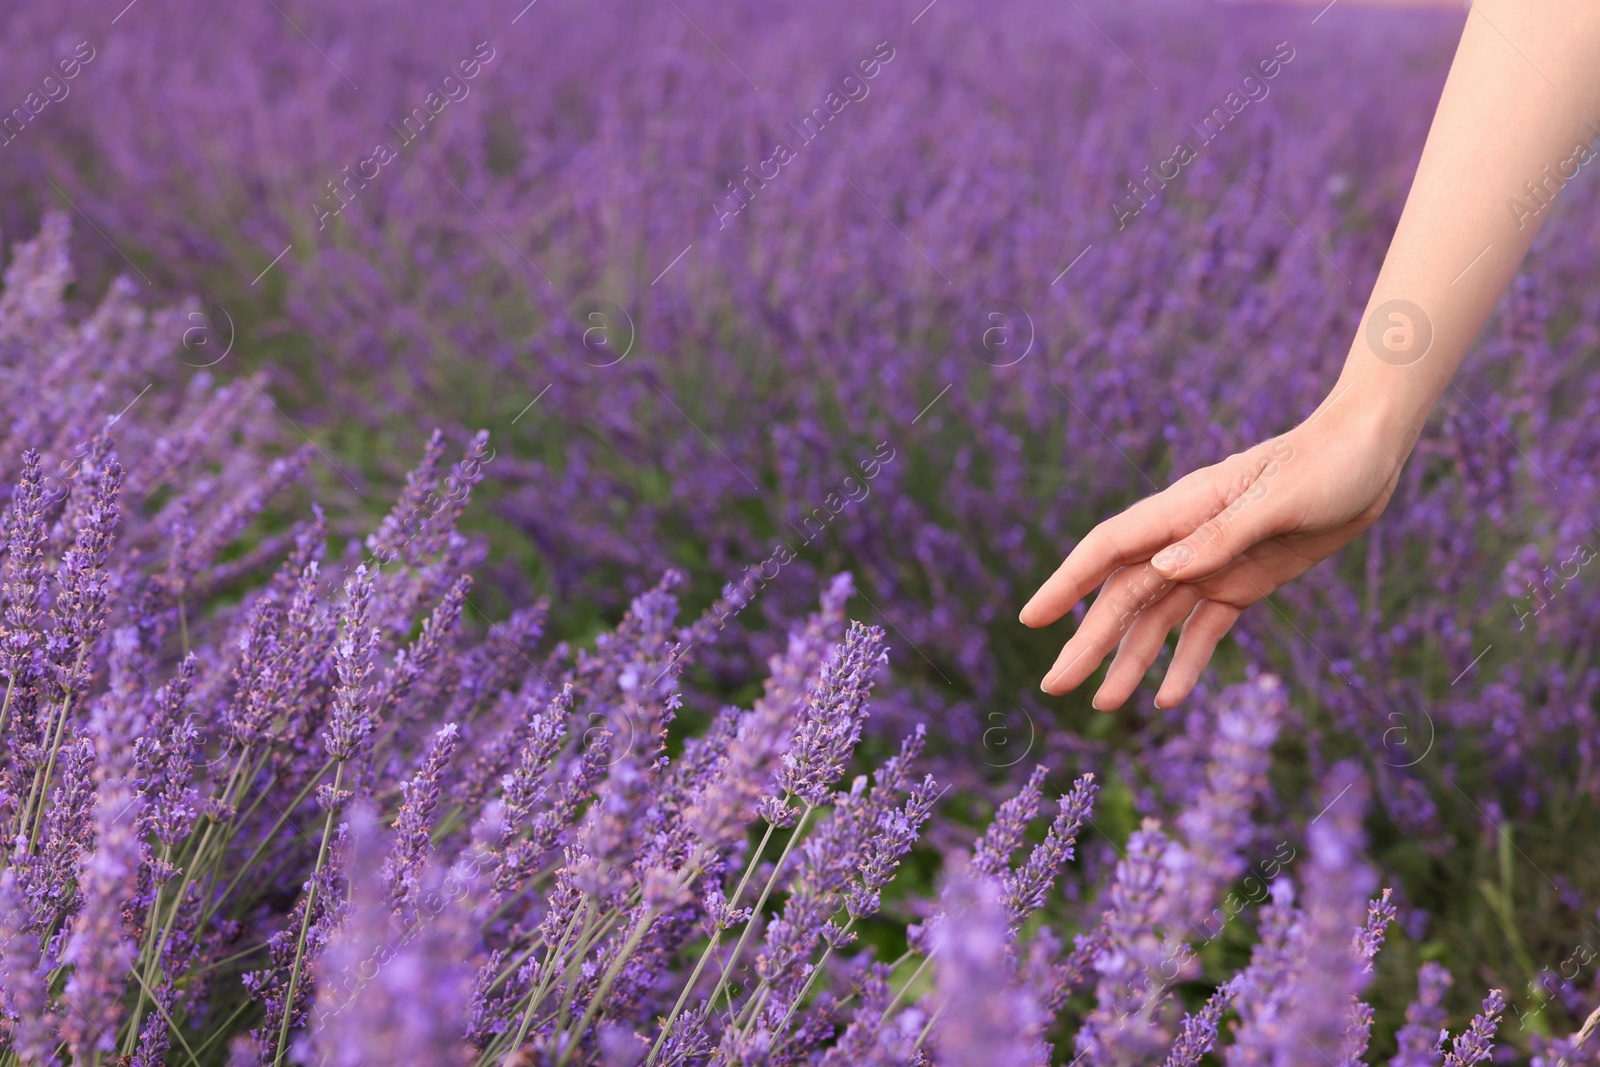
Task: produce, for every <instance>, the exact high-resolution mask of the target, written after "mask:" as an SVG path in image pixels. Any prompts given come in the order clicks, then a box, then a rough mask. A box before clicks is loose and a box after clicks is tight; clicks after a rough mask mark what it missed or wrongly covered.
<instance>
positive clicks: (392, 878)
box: [381, 722, 459, 917]
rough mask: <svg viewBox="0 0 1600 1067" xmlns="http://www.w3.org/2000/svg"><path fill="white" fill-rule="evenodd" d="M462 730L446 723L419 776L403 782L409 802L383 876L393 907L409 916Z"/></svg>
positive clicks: (399, 817) (396, 826) (403, 807)
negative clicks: (447, 769) (447, 770)
mask: <svg viewBox="0 0 1600 1067" xmlns="http://www.w3.org/2000/svg"><path fill="white" fill-rule="evenodd" d="M458 734H459V731H458V730H457V729H456V724H455V723H453V722H448V723H445V724H444V725H443V726H441V727H440V728H439V732H438V733H436V734H435V735H434V739H433V747H432V748H430V749H429V750H428V756H427V759H426V760H424V761H423V764H422V766H421V767H419V768H418V769H417V772H416V774H414V775H412V776H411V778H410V780H408V781H406V782H403V783H401V790H402V792H403V794H404V796H405V801H404V802H403V803H402V804H401V805H400V814H399V815H397V816H396V817H395V821H394V831H393V832H394V844H393V845H392V846H391V847H390V849H389V854H388V855H387V856H385V857H384V860H383V869H382V874H381V877H382V879H383V882H384V886H385V893H386V899H387V900H388V902H389V906H390V908H394V909H401V910H403V911H405V912H406V913H407V916H408V917H409V915H410V912H411V911H412V910H413V909H414V908H415V903H416V901H415V898H416V893H417V885H418V883H417V879H418V877H419V876H420V874H421V872H422V867H423V864H425V863H426V862H427V860H428V856H429V853H430V852H431V851H432V846H433V839H432V830H433V814H434V810H435V809H436V808H437V807H438V806H439V798H440V778H441V777H442V776H443V774H444V771H445V767H446V766H447V765H448V764H449V763H450V757H451V755H452V754H454V752H455V749H456V742H457V739H458Z"/></svg>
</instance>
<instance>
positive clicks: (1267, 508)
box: [1150, 481, 1284, 582]
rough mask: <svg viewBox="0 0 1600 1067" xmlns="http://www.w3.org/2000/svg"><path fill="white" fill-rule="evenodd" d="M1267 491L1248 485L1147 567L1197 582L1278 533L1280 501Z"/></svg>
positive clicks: (1179, 579)
mask: <svg viewBox="0 0 1600 1067" xmlns="http://www.w3.org/2000/svg"><path fill="white" fill-rule="evenodd" d="M1269 492H1270V488H1269V486H1268V485H1267V483H1266V482H1261V481H1258V482H1255V483H1253V484H1251V485H1250V486H1248V487H1247V488H1246V489H1245V490H1244V492H1242V493H1240V494H1239V495H1238V496H1236V497H1235V498H1234V499H1233V501H1232V502H1231V503H1229V504H1228V506H1227V507H1224V508H1222V509H1221V510H1220V511H1218V512H1217V513H1216V514H1215V515H1213V516H1211V517H1210V518H1209V519H1207V520H1206V521H1204V522H1202V523H1201V524H1200V525H1199V526H1197V527H1195V529H1194V530H1192V531H1190V532H1189V534H1188V535H1187V536H1186V537H1184V538H1183V539H1182V540H1179V541H1175V542H1174V543H1173V544H1171V545H1170V546H1168V547H1166V548H1163V549H1162V550H1161V551H1160V552H1157V553H1156V554H1155V556H1154V557H1153V558H1152V559H1151V560H1150V565H1151V567H1153V568H1154V569H1155V571H1156V573H1158V574H1160V575H1161V576H1162V577H1163V578H1168V579H1170V580H1172V581H1176V582H1194V581H1199V580H1201V579H1203V578H1206V577H1208V576H1209V575H1213V574H1216V573H1217V572H1218V571H1220V570H1222V568H1224V567H1226V566H1227V565H1228V564H1230V563H1232V562H1233V561H1234V560H1236V559H1238V558H1239V557H1240V556H1242V555H1244V553H1245V552H1247V551H1249V550H1250V549H1251V548H1254V547H1255V546H1256V545H1258V544H1260V543H1261V542H1262V541H1265V540H1266V539H1267V538H1269V537H1273V536H1276V535H1277V534H1279V533H1282V532H1283V527H1284V523H1283V521H1282V519H1283V510H1282V508H1281V507H1279V506H1277V505H1281V504H1282V499H1281V496H1280V498H1279V499H1277V500H1274V499H1271V498H1270V497H1269ZM1281 492H1282V491H1280V493H1281Z"/></svg>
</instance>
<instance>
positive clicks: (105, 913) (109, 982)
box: [61, 780, 139, 1062]
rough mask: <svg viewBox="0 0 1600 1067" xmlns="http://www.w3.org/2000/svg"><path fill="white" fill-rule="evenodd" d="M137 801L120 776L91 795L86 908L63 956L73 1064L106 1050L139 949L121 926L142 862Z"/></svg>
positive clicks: (66, 1032) (65, 1019)
mask: <svg viewBox="0 0 1600 1067" xmlns="http://www.w3.org/2000/svg"><path fill="white" fill-rule="evenodd" d="M138 806H139V799H138V797H137V796H136V795H135V794H134V792H133V790H132V789H130V788H129V787H128V785H127V783H125V782H121V781H115V780H112V781H107V782H104V783H102V784H101V786H100V789H99V790H98V793H97V795H96V797H95V828H96V840H95V848H94V852H93V853H91V854H90V856H89V858H88V861H87V862H86V863H85V865H84V866H85V870H84V891H83V892H84V903H83V908H82V910H81V911H79V912H78V915H77V917H76V918H75V919H74V920H73V924H72V934H71V936H70V937H68V938H67V942H66V947H65V948H64V949H63V950H62V953H61V962H62V963H63V964H65V965H66V966H68V967H70V968H72V973H71V976H70V977H68V979H67V985H66V990H65V991H64V992H63V994H62V1000H63V1002H64V1003H65V1004H66V1006H67V1008H68V1009H69V1010H68V1011H66V1012H65V1013H64V1014H63V1016H62V1020H61V1034H62V1037H63V1038H64V1039H65V1040H66V1043H67V1047H68V1049H69V1050H70V1051H71V1053H72V1057H73V1060H74V1061H75V1062H84V1061H87V1060H88V1058H89V1057H90V1056H92V1055H94V1054H96V1053H101V1052H109V1051H111V1050H112V1048H113V1047H114V1042H115V1038H116V1031H117V1024H118V1023H119V1022H120V1020H121V1017H122V1005H121V1004H120V1001H121V998H122V990H123V986H124V984H125V982H126V975H127V971H128V968H129V967H130V966H131V965H132V963H133V961H134V957H135V954H136V952H137V947H136V946H135V944H134V943H133V941H132V939H130V938H129V937H128V936H127V934H126V933H125V932H124V930H123V924H122V910H123V906H124V903H125V901H126V898H127V894H128V890H129V887H130V883H131V880H132V877H133V874H134V872H135V871H136V870H137V869H138V864H139V844H138V839H137V837H136V836H135V832H134V831H135V829H136V827H137V825H138V818H139V812H138Z"/></svg>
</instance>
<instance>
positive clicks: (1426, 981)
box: [1389, 962, 1455, 1067]
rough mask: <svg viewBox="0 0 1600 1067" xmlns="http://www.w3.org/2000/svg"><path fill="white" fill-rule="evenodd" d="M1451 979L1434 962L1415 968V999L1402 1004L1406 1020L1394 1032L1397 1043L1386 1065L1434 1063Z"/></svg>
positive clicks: (1427, 1066)
mask: <svg viewBox="0 0 1600 1067" xmlns="http://www.w3.org/2000/svg"><path fill="white" fill-rule="evenodd" d="M1454 981H1455V980H1454V979H1453V978H1452V977H1451V976H1450V972H1449V971H1447V970H1445V969H1444V968H1443V967H1441V966H1439V965H1438V964H1437V963H1433V962H1428V963H1424V964H1423V965H1422V966H1421V967H1419V968H1417V999H1416V1000H1413V1001H1412V1002H1411V1003H1410V1004H1408V1005H1407V1006H1406V1024H1405V1025H1404V1026H1403V1027H1401V1028H1400V1030H1399V1032H1398V1033H1397V1034H1395V1041H1396V1043H1397V1044H1398V1045H1399V1046H1400V1047H1399V1050H1398V1051H1397V1052H1396V1053H1395V1054H1394V1057H1393V1058H1391V1059H1390V1060H1389V1067H1438V1063H1439V1056H1438V1055H1437V1054H1436V1052H1435V1049H1436V1048H1437V1047H1438V1045H1439V1035H1440V1034H1442V1033H1443V1032H1444V1024H1445V1011H1444V996H1445V994H1446V993H1447V992H1449V990H1450V986H1451V985H1452V984H1453V983H1454Z"/></svg>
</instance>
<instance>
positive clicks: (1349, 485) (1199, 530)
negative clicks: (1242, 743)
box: [1021, 0, 1600, 711]
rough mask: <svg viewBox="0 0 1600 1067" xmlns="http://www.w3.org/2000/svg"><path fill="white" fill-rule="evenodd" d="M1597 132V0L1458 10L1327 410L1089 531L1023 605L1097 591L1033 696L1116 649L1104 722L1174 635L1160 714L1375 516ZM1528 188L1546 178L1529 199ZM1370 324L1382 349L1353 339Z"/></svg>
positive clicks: (1037, 621) (1097, 702)
mask: <svg viewBox="0 0 1600 1067" xmlns="http://www.w3.org/2000/svg"><path fill="white" fill-rule="evenodd" d="M1597 135H1600V3H1597V2H1596V0H1540V2H1537V3H1532V2H1528V0H1492V2H1484V0H1479V2H1478V3H1475V4H1473V6H1472V7H1471V9H1470V10H1469V12H1468V14H1467V18H1466V24H1465V27H1464V29H1463V31H1462V36H1461V42H1460V44H1459V45H1458V46H1457V49H1456V54H1455V59H1454V60H1453V61H1452V63H1451V66H1450V73H1449V76H1448V78H1447V79H1446V81H1445V87H1444V92H1443V95H1442V96H1441V97H1440V100H1439V107H1438V110H1437V111H1436V112H1435V114H1434V119H1433V125H1432V127H1431V128H1430V130H1429V132H1428V138H1427V141H1426V143H1425V145H1424V147H1423V151H1422V158H1421V161H1420V163H1419V164H1418V166H1417V173H1416V177H1415V179H1414V180H1413V182H1412V186H1411V191H1410V194H1409V195H1408V196H1407V198H1406V203H1405V208H1404V211H1403V212H1402V213H1401V216H1400V223H1399V226H1398V227H1397V229H1396V230H1395V235H1394V239H1393V241H1392V243H1391V244H1390V246H1389V251H1388V254H1387V256H1386V257H1385V258H1384V262H1383V268H1382V270H1381V271H1380V272H1379V274H1378V279H1377V282H1376V283H1375V284H1374V286H1373V289H1372V295H1371V297H1370V299H1369V300H1368V302H1367V308H1366V312H1365V313H1364V315H1363V317H1362V323H1361V327H1362V328H1361V329H1360V330H1358V331H1357V334H1356V337H1355V339H1354V340H1353V341H1352V343H1351V346H1350V350H1349V353H1348V355H1347V356H1346V359H1345V363H1344V368H1343V370H1342V371H1341V373H1340V375H1339V378H1338V381H1337V382H1335V384H1334V386H1333V388H1332V389H1331V390H1330V391H1329V393H1328V396H1327V399H1325V400H1323V402H1322V403H1321V404H1320V405H1318V407H1317V409H1316V410H1315V411H1313V412H1312V413H1311V414H1310V415H1309V416H1307V417H1306V419H1305V421H1303V422H1301V423H1300V424H1299V425H1298V426H1296V427H1295V428H1294V429H1291V430H1289V431H1288V432H1287V433H1284V434H1282V435H1280V436H1278V437H1275V438H1271V439H1269V440H1267V441H1263V442H1261V443H1260V444H1258V445H1255V446H1254V447H1252V448H1249V449H1246V450H1245V451H1243V452H1239V453H1236V454H1234V455H1232V456H1229V457H1228V458H1227V459H1224V460H1223V461H1221V462H1220V463H1217V464H1214V465H1213V466H1209V467H1204V468H1201V469H1199V470H1196V471H1194V472H1192V473H1190V474H1188V475H1185V476H1184V477H1183V478H1180V479H1179V480H1178V481H1176V482H1174V483H1173V484H1172V485H1171V486H1170V487H1168V488H1167V489H1165V490H1163V491H1162V492H1159V493H1156V494H1155V495H1153V496H1150V497H1146V498H1145V499H1143V500H1141V501H1139V502H1138V503H1137V504H1134V505H1133V506H1132V507H1130V508H1128V510H1126V511H1124V512H1122V513H1121V514H1120V515H1117V516H1115V517H1113V518H1110V519H1107V520H1105V521H1104V522H1102V523H1100V524H1099V525H1098V526H1096V527H1094V528H1093V529H1092V530H1090V531H1089V533H1088V534H1087V535H1086V536H1085V537H1084V538H1083V540H1082V541H1080V542H1079V543H1078V545H1077V547H1076V548H1074V549H1073V550H1072V552H1071V554H1070V555H1068V556H1067V558H1066V560H1065V561H1064V562H1063V563H1062V564H1061V566H1060V567H1059V568H1057V570H1056V572H1055V574H1053V575H1051V577H1050V579H1049V580H1048V581H1046V582H1045V583H1044V585H1042V586H1040V587H1039V590H1038V591H1037V592H1035V593H1034V594H1033V597H1032V598H1031V599H1030V600H1029V601H1028V603H1027V605H1026V606H1025V607H1024V608H1023V609H1022V614H1021V621H1022V622H1023V623H1024V624H1025V625H1027V626H1030V627H1040V626H1048V625H1049V624H1051V623H1053V622H1055V621H1056V620H1057V619H1060V618H1061V617H1062V616H1063V615H1065V614H1067V613H1068V612H1069V611H1070V610H1072V608H1073V606H1074V605H1076V604H1077V603H1078V602H1079V601H1080V600H1082V599H1083V598H1084V597H1086V596H1088V595H1089V594H1090V593H1091V592H1093V591H1094V590H1095V589H1097V588H1098V589H1099V590H1100V594H1099V596H1097V597H1096V598H1095V600H1094V603H1093V604H1092V605H1091V606H1090V608H1089V610H1088V612H1087V613H1086V614H1085V615H1084V618H1083V622H1082V624H1081V625H1079V627H1078V629H1077V632H1076V633H1074V634H1073V635H1072V637H1071V639H1070V640H1068V641H1067V643H1066V646H1065V647H1064V648H1062V650H1061V654H1060V655H1059V656H1058V657H1057V658H1056V662H1055V665H1054V666H1053V667H1052V668H1051V669H1050V671H1049V673H1048V674H1046V675H1045V679H1044V682H1043V683H1042V685H1041V688H1042V689H1043V690H1044V691H1045V692H1047V693H1052V694H1057V695H1059V694H1062V693H1066V692H1068V691H1070V690H1073V689H1076V688H1077V687H1078V686H1080V685H1082V684H1083V683H1084V682H1085V681H1087V680H1088V679H1089V678H1090V676H1091V675H1093V674H1094V673H1095V671H1096V669H1097V668H1098V667H1099V666H1100V664H1101V662H1102V661H1103V660H1104V659H1105V657H1106V656H1107V655H1108V654H1111V653H1113V652H1114V653H1115V655H1114V656H1113V657H1112V661H1111V666H1110V668H1109V669H1108V670H1107V671H1106V675H1105V679H1104V680H1103V681H1102V682H1101V684H1100V687H1099V690H1098V691H1097V692H1096V693H1095V696H1094V700H1093V704H1094V707H1096V708H1098V709H1099V710H1101V711H1113V710H1115V709H1117V708H1118V707H1120V706H1121V705H1122V704H1123V703H1125V702H1126V701H1127V699H1128V697H1129V696H1131V695H1132V694H1133V692H1134V690H1135V688H1137V686H1138V685H1139V683H1140V682H1141V681H1142V680H1143V679H1144V676H1145V672H1146V671H1147V670H1148V669H1149V668H1150V665H1151V664H1152V663H1154V662H1155V659H1156V656H1157V654H1158V653H1159V652H1160V651H1161V648H1162V647H1163V645H1164V644H1165V642H1166V638H1167V634H1168V633H1169V631H1171V630H1172V629H1174V628H1175V627H1178V628H1181V629H1180V630H1179V636H1178V645H1177V649H1176V650H1175V651H1174V653H1173V656H1172V662H1171V664H1170V666H1169V667H1168V668H1167V671H1166V675H1165V677H1164V678H1163V679H1162V682H1161V685H1160V687H1159V689H1158V690H1157V693H1156V706H1157V707H1158V708H1168V707H1172V706H1174V705H1175V704H1177V703H1178V702H1179V701H1181V700H1183V698H1184V697H1186V696H1188V695H1189V693H1190V691H1191V690H1193V688H1194V686H1195V683H1196V682H1197V681H1198V680H1199V678H1200V674H1201V672H1202V671H1203V670H1204V669H1205V667H1206V665H1207V664H1208V663H1209V662H1210V660H1211V655H1212V653H1213V652H1214V651H1215V650H1216V647H1217V644H1218V642H1220V641H1221V640H1222V638H1223V637H1224V636H1225V635H1226V634H1227V632H1228V630H1229V629H1231V628H1232V626H1233V624H1234V621H1235V620H1237V619H1238V617H1239V613H1240V612H1241V611H1243V610H1244V609H1245V608H1247V607H1250V606H1251V605H1253V604H1255V603H1256V602H1258V601H1260V600H1263V599H1265V598H1266V597H1267V596H1269V595H1270V594H1271V593H1272V592H1273V591H1274V590H1276V589H1278V588H1279V587H1280V586H1282V585H1284V584H1285V583H1287V582H1290V581H1292V580H1293V579H1295V578H1297V577H1299V576H1300V575H1301V574H1304V573H1305V572H1306V571H1308V570H1310V569H1311V568H1312V567H1314V566H1316V564H1317V563H1319V562H1321V561H1322V560H1323V559H1325V558H1327V557H1328V556H1330V555H1332V554H1333V553H1334V552H1335V551H1337V550H1338V549H1340V548H1342V547H1344V546H1345V545H1346V544H1348V543H1349V542H1351V541H1352V540H1354V539H1355V538H1356V537H1357V536H1359V535H1360V534H1361V533H1362V532H1363V531H1365V530H1366V529H1367V527H1369V526H1371V525H1372V524H1373V523H1374V522H1376V521H1377V519H1378V516H1379V515H1380V514H1382V512H1383V509H1384V507H1385V506H1386V505H1387V504H1388V502H1389V498H1390V496H1391V495H1392V494H1393V493H1394V489H1395V486H1396V484H1398V482H1399V478H1400V471H1401V468H1402V467H1403V466H1404V464H1405V462H1406V459H1407V457H1409V456H1410V454H1411V450H1412V448H1413V447H1415V445H1416V442H1417V438H1418V436H1419V435H1420V434H1421V432H1422V428H1423V426H1424V424H1425V423H1426V421H1427V418H1428V413H1429V412H1430V411H1431V410H1432V408H1433V406H1434V404H1435V403H1436V402H1437V401H1438V399H1439V396H1440V394H1441V393H1443V392H1444V390H1445V389H1446V388H1447V387H1448V386H1449V383H1450V379H1451V378H1452V376H1453V375H1454V374H1455V371H1456V368H1457V367H1458V366H1460V364H1461V360H1462V358H1463V357H1464V356H1465V355H1466V352H1467V349H1468V347H1470V346H1471V344H1472V342H1473V340H1474V339H1475V338H1476V337H1477V335H1478V332H1479V331H1480V330H1481V329H1482V328H1483V325H1484V323H1485V321H1487V319H1488V317H1489V314H1490V312H1491V311H1492V310H1493V309H1494V305H1495V303H1496V301H1497V300H1498V299H1499V297H1500V295H1501V293H1503V292H1504V291H1505V288H1506V286H1507V285H1508V284H1509V283H1510V280H1511V277H1512V275H1513V274H1515V273H1516V270H1517V268H1518V266H1519V265H1520V264H1521V262H1522V258H1523V256H1524V255H1525V254H1526V252H1527V250H1528V246H1529V244H1530V243H1531V242H1532V241H1533V238H1534V236H1535V234H1537V233H1538V230H1539V227H1540V226H1541V225H1542V224H1543V222H1544V220H1545V219H1546V218H1547V217H1548V216H1549V214H1550V210H1551V209H1550V207H1549V206H1547V205H1546V203H1545V202H1546V201H1550V200H1552V199H1553V197H1554V195H1555V192H1556V191H1558V190H1559V186H1560V184H1561V183H1560V181H1559V179H1561V178H1569V179H1570V178H1571V177H1572V175H1573V173H1574V171H1575V169H1576V168H1577V167H1578V166H1588V165H1591V163H1600V160H1597V159H1596V156H1595V155H1594V154H1593V153H1592V152H1590V151H1589V150H1588V148H1587V146H1588V145H1589V143H1590V142H1591V141H1593V140H1594V139H1595V137H1596V136H1597ZM1580 149H1581V150H1582V151H1581V152H1580V151H1579V150H1580ZM1545 168H1548V170H1546V169H1545ZM1528 182H1532V183H1533V184H1534V186H1535V187H1540V186H1541V183H1542V189H1541V193H1540V196H1541V197H1542V198H1543V199H1542V200H1541V199H1539V198H1536V197H1534V196H1533V195H1531V192H1530V189H1529V188H1528V186H1527V184H1526V183H1528ZM1513 201H1515V202H1519V203H1521V204H1522V205H1524V206H1523V208H1522V209H1520V210H1519V209H1517V208H1516V207H1515V206H1514V205H1513ZM1396 300H1403V301H1407V302H1409V305H1411V306H1412V307H1415V308H1419V309H1421V311H1422V316H1423V317H1424V318H1423V321H1421V322H1419V321H1417V316H1416V315H1415V314H1414V313H1413V312H1412V311H1411V310H1409V308H1401V309H1399V317H1394V310H1395V306H1394V305H1393V304H1391V303H1390V302H1391V301H1396ZM1374 320H1377V321H1378V326H1377V327H1376V334H1375V336H1376V337H1377V338H1378V343H1379V345H1380V347H1381V348H1382V349H1383V355H1384V358H1380V355H1379V350H1378V349H1376V348H1374V347H1373V345H1372V343H1371V342H1369V336H1368V334H1369V331H1368V329H1367V327H1368V325H1369V323H1372V322H1373V321H1374ZM1429 324H1431V333H1432V339H1431V343H1430V344H1428V345H1427V347H1426V349H1425V350H1424V349H1423V348H1422V347H1421V345H1422V341H1423V338H1425V337H1426V334H1427V332H1428V325H1429Z"/></svg>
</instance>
